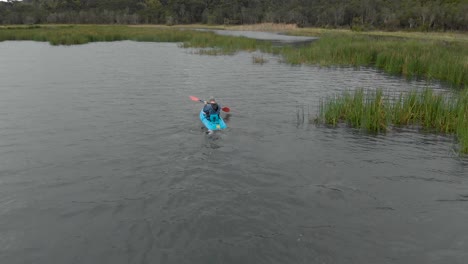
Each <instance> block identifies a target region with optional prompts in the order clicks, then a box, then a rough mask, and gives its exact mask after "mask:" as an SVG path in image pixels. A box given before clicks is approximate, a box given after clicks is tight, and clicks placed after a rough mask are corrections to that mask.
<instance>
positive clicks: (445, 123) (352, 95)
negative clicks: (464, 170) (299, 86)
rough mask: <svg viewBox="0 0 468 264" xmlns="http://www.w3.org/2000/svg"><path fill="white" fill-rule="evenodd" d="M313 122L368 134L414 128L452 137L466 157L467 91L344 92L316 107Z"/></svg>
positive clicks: (467, 150)
mask: <svg viewBox="0 0 468 264" xmlns="http://www.w3.org/2000/svg"><path fill="white" fill-rule="evenodd" d="M315 122H318V123H323V124H327V125H331V126H337V125H338V124H339V123H346V124H347V125H349V126H351V127H355V128H360V129H363V130H365V131H367V132H371V133H379V132H385V131H387V130H388V129H389V128H390V127H401V126H415V127H418V128H421V129H423V130H425V131H430V132H435V133H444V134H455V135H456V136H457V138H458V142H459V144H460V152H461V153H468V90H466V89H465V90H463V91H458V92H455V93H453V94H436V93H435V92H434V91H433V90H430V89H426V90H424V91H416V90H414V91H410V92H408V93H399V94H390V93H387V94H384V92H383V91H382V89H377V90H375V91H364V90H363V89H358V90H355V91H354V92H350V91H345V92H343V93H342V94H340V95H335V96H333V97H330V98H327V99H326V100H323V101H322V102H321V103H320V108H319V115H318V116H317V118H316V119H315Z"/></svg>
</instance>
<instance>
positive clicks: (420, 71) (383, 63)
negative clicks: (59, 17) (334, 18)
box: [0, 24, 468, 88]
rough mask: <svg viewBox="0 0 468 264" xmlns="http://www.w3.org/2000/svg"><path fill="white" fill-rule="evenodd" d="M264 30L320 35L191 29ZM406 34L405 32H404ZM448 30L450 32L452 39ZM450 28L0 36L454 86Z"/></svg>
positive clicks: (463, 58)
mask: <svg viewBox="0 0 468 264" xmlns="http://www.w3.org/2000/svg"><path fill="white" fill-rule="evenodd" d="M201 27H203V28H211V29H233V30H263V31H274V32H283V33H287V34H294V35H319V36H320V39H319V40H317V41H315V42H314V43H313V44H311V45H307V46H302V47H290V46H286V47H282V48H278V47H272V46H271V44H269V43H268V42H265V41H256V40H253V39H247V38H242V37H230V36H219V35H216V34H213V33H210V32H201V31H195V30H191V29H196V28H201ZM402 36H404V37H402ZM447 36H451V38H450V41H446V39H448V37H447ZM458 38H459V35H457V34H452V35H447V34H445V33H444V34H441V35H437V34H434V33H432V34H430V35H428V36H427V37H426V38H425V39H421V34H419V33H418V34H416V33H407V34H402V33H401V32H397V33H394V34H391V33H389V32H380V33H378V32H366V33H362V32H357V33H356V32H351V31H349V30H347V31H346V30H325V29H302V28H295V27H293V26H289V25H275V24H272V25H257V26H252V27H250V28H249V27H247V26H243V27H241V26H237V27H236V26H231V27H225V26H206V25H205V26H204V25H183V26H182V25H181V26H175V27H174V26H173V27H168V26H159V25H154V26H145V25H136V26H121V25H40V26H36V25H33V26H7V27H5V26H4V27H0V41H4V40H33V41H48V42H49V43H51V44H52V45H75V44H85V43H89V42H96V41H119V40H134V41H154V42H183V43H184V44H183V46H184V47H193V48H216V51H215V52H206V53H207V54H220V53H224V54H232V53H234V52H236V51H241V50H244V51H254V50H260V51H263V52H268V53H274V54H278V55H281V56H283V57H284V59H285V61H286V62H288V63H291V64H302V63H304V64H314V65H321V66H332V65H338V66H354V67H360V66H365V67H375V68H378V69H381V70H383V71H384V72H387V73H390V74H395V75H403V76H405V77H406V78H424V79H428V80H439V81H442V82H446V83H448V84H449V85H452V86H454V87H457V88H467V87H468V37H466V38H465V37H460V41H458V40H457V39H458Z"/></svg>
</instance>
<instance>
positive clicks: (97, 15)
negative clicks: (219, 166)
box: [0, 0, 468, 31]
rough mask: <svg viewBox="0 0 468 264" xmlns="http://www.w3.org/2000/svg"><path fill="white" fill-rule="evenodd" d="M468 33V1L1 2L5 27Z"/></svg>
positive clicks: (121, 0) (136, 0)
mask: <svg viewBox="0 0 468 264" xmlns="http://www.w3.org/2000/svg"><path fill="white" fill-rule="evenodd" d="M262 22H273V23H295V24H297V25H299V26H316V27H330V28H357V29H385V30H397V29H410V30H422V31H427V30H431V31H439V30H461V31H466V30H468V0H290V1H284V0H24V1H11V0H9V1H7V2H0V24H37V23H41V24H44V23H92V24H166V25H174V24H191V23H204V24H254V23H262Z"/></svg>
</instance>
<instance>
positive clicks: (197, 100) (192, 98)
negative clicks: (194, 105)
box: [190, 96, 231, 113]
mask: <svg viewBox="0 0 468 264" xmlns="http://www.w3.org/2000/svg"><path fill="white" fill-rule="evenodd" d="M190 99H191V100H192V101H195V102H202V103H205V101H203V100H200V99H198V98H197V97H195V96H190ZM221 110H223V111H224V112H226V113H229V112H230V111H231V109H229V107H223V108H221Z"/></svg>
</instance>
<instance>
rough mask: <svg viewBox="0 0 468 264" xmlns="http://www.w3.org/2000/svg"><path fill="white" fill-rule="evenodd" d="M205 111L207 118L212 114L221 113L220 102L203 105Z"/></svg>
mask: <svg viewBox="0 0 468 264" xmlns="http://www.w3.org/2000/svg"><path fill="white" fill-rule="evenodd" d="M203 112H204V113H205V116H206V118H207V119H208V120H209V119H210V116H212V115H218V116H219V113H221V106H220V105H219V104H206V105H205V106H204V107H203Z"/></svg>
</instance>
